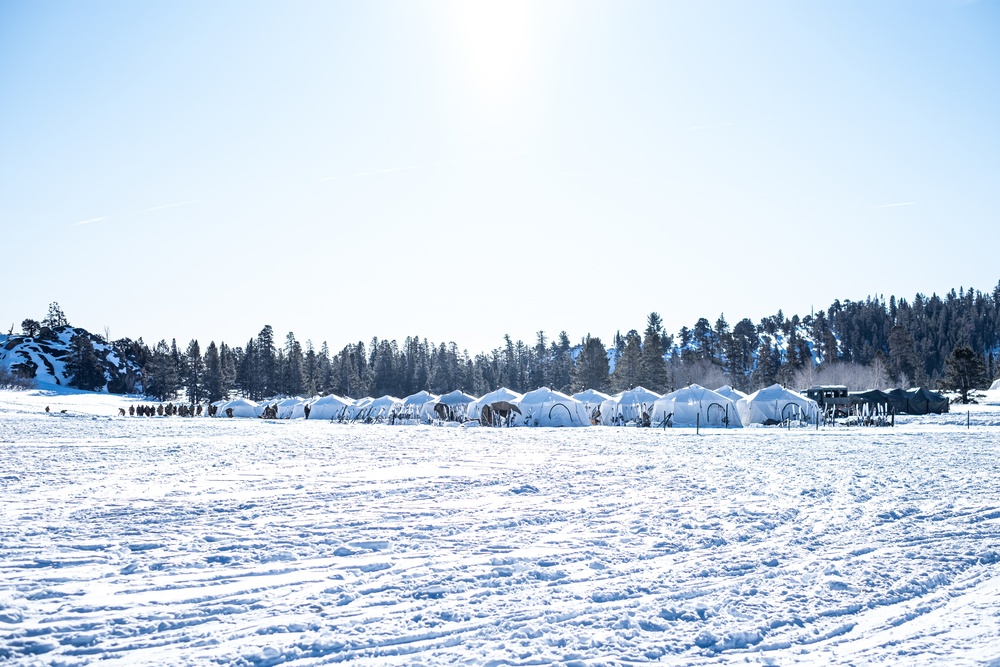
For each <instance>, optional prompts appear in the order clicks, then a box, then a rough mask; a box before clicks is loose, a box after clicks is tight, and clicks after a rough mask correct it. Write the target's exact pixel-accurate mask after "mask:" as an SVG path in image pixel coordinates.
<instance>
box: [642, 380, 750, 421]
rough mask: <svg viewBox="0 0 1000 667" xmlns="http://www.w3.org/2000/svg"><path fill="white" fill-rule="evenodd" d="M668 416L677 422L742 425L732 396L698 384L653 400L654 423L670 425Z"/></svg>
mask: <svg viewBox="0 0 1000 667" xmlns="http://www.w3.org/2000/svg"><path fill="white" fill-rule="evenodd" d="M668 416H669V417H670V422H671V423H672V424H673V425H675V426H706V427H709V426H734V427H737V426H742V423H741V422H740V417H739V414H738V412H737V410H736V403H735V402H733V400H732V399H730V398H728V397H726V396H723V395H722V394H720V393H718V392H714V391H712V390H711V389H706V388H705V387H702V386H701V385H698V384H692V385H689V386H687V387H684V388H683V389H678V390H677V391H672V392H670V393H669V394H666V395H665V396H663V398H658V399H656V400H655V401H653V407H652V411H651V412H650V418H651V422H652V425H653V426H664V425H666V424H665V422H666V419H667V417H668Z"/></svg>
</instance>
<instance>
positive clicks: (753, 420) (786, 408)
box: [736, 384, 819, 426]
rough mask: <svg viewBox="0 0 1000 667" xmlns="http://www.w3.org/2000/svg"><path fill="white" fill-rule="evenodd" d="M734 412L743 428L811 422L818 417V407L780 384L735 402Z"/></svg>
mask: <svg viewBox="0 0 1000 667" xmlns="http://www.w3.org/2000/svg"><path fill="white" fill-rule="evenodd" d="M736 411H737V412H738V413H739V416H740V422H741V423H742V424H743V425H744V426H747V425H748V424H765V425H771V424H780V423H782V422H784V421H786V420H791V421H805V422H811V421H813V420H815V419H816V418H817V416H818V415H819V405H818V404H817V403H816V401H814V400H812V399H809V398H806V397H805V396H803V395H802V394H799V393H797V392H794V391H792V390H791V389H785V388H784V387H782V386H781V385H780V384H772V385H771V386H770V387H764V388H763V389H758V390H757V391H755V392H754V393H752V394H750V395H749V396H747V397H746V398H741V399H740V400H739V401H737V402H736Z"/></svg>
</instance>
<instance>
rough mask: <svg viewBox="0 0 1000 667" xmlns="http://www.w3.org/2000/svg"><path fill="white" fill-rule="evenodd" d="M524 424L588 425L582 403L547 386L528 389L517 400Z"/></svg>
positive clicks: (588, 417) (520, 419)
mask: <svg viewBox="0 0 1000 667" xmlns="http://www.w3.org/2000/svg"><path fill="white" fill-rule="evenodd" d="M517 406H518V407H519V408H520V409H521V417H520V418H518V420H517V421H518V423H519V424H524V425H525V426H590V415H588V414H587V409H586V408H585V407H584V405H583V403H581V402H580V401H578V400H576V399H575V398H573V397H571V396H567V395H566V394H563V393H561V392H558V391H553V390H552V389H549V388H548V387H541V388H539V389H535V390H534V391H529V392H528V393H527V394H525V395H524V396H522V397H521V399H520V400H519V401H518V402H517Z"/></svg>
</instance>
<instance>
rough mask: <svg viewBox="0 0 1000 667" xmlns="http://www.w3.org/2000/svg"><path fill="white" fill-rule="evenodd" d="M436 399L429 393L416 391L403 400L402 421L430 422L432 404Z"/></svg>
mask: <svg viewBox="0 0 1000 667" xmlns="http://www.w3.org/2000/svg"><path fill="white" fill-rule="evenodd" d="M437 400H438V397H437V396H436V395H434V394H432V393H430V392H429V391H418V392H417V393H415V394H410V395H409V396H407V397H406V398H404V399H403V415H402V418H403V419H417V420H419V421H422V422H430V421H432V420H433V419H434V417H435V414H434V404H435V403H437Z"/></svg>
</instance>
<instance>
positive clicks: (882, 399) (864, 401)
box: [850, 389, 892, 412]
mask: <svg viewBox="0 0 1000 667" xmlns="http://www.w3.org/2000/svg"><path fill="white" fill-rule="evenodd" d="M850 399H851V405H852V406H854V405H867V406H868V409H869V410H874V409H876V408H879V409H881V410H885V411H886V412H889V411H890V410H891V409H892V401H891V400H890V398H889V394H887V393H885V392H884V391H879V390H878V389H870V390H868V391H852V392H851V395H850Z"/></svg>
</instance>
